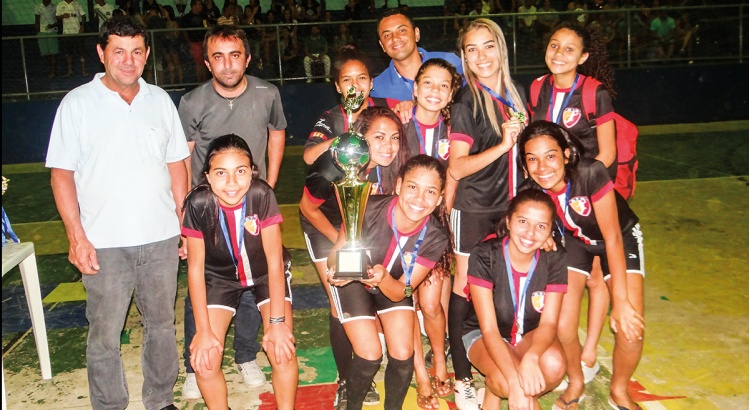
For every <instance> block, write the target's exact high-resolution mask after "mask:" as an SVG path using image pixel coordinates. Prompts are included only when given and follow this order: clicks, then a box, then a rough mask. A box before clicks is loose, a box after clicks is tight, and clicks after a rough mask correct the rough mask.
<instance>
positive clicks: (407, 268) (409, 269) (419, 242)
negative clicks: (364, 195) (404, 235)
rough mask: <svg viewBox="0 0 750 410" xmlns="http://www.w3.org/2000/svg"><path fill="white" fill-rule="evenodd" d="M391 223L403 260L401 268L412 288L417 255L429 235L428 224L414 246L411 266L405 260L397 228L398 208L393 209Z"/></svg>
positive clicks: (407, 283)
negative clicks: (426, 235) (412, 274)
mask: <svg viewBox="0 0 750 410" xmlns="http://www.w3.org/2000/svg"><path fill="white" fill-rule="evenodd" d="M391 222H392V223H393V225H391V229H392V230H393V236H394V237H395V238H396V247H397V248H398V254H399V258H400V259H401V268H402V269H403V270H404V276H406V286H411V273H412V271H413V270H414V264H415V263H416V262H417V255H418V254H419V246H420V245H422V241H424V236H425V234H426V233H427V223H426V222H425V224H424V226H423V227H422V231H421V232H420V233H419V238H417V242H416V243H415V244H414V251H413V252H412V253H411V260H410V261H409V264H408V265H407V264H406V261H405V260H404V252H403V249H401V238H400V237H399V236H398V229H397V228H396V207H395V206H394V207H393V210H392V211H391Z"/></svg>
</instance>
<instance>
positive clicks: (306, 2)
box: [299, 0, 321, 22]
mask: <svg viewBox="0 0 750 410" xmlns="http://www.w3.org/2000/svg"><path fill="white" fill-rule="evenodd" d="M320 15H321V10H320V3H318V1H317V0H302V14H301V15H300V16H299V18H300V19H301V21H305V22H313V21H318V20H320Z"/></svg>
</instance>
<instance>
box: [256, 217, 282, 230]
mask: <svg viewBox="0 0 750 410" xmlns="http://www.w3.org/2000/svg"><path fill="white" fill-rule="evenodd" d="M283 221H284V218H283V217H282V216H281V214H278V215H274V216H272V217H270V218H266V219H265V220H263V221H260V229H263V228H267V227H269V226H271V225H278V224H280V223H282V222H283Z"/></svg>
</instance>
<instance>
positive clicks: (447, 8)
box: [443, 0, 460, 36]
mask: <svg viewBox="0 0 750 410" xmlns="http://www.w3.org/2000/svg"><path fill="white" fill-rule="evenodd" d="M459 6H460V3H459V2H458V0H445V3H443V16H445V17H452V16H455V15H456V14H457V13H458V8H459ZM454 27H455V24H454ZM443 35H444V36H447V35H448V19H445V20H443Z"/></svg>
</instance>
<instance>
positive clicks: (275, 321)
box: [268, 316, 286, 325]
mask: <svg viewBox="0 0 750 410" xmlns="http://www.w3.org/2000/svg"><path fill="white" fill-rule="evenodd" d="M285 320H286V318H284V316H281V317H272V318H269V319H268V324H270V325H276V324H279V323H284V321H285Z"/></svg>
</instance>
